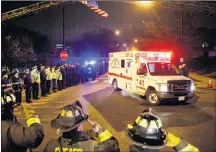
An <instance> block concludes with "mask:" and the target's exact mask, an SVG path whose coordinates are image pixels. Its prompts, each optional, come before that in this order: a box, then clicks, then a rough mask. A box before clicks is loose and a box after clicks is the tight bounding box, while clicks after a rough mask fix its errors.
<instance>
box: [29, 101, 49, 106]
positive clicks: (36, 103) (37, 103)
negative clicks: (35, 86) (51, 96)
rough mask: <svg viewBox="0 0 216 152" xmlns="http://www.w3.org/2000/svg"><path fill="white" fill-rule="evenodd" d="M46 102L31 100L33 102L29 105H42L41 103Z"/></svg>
mask: <svg viewBox="0 0 216 152" xmlns="http://www.w3.org/2000/svg"><path fill="white" fill-rule="evenodd" d="M46 103H48V102H40V101H39V102H33V103H31V104H30V105H32V106H34V105H42V104H46Z"/></svg>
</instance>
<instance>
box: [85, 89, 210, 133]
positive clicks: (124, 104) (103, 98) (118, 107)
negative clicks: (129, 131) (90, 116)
mask: <svg viewBox="0 0 216 152" xmlns="http://www.w3.org/2000/svg"><path fill="white" fill-rule="evenodd" d="M84 98H85V99H86V100H88V102H89V103H90V104H91V105H92V106H94V107H95V108H96V109H97V110H98V112H100V114H101V115H102V116H103V117H104V118H105V119H106V120H107V121H108V123H109V124H110V125H111V126H112V127H113V128H114V129H115V130H116V131H124V130H125V127H126V125H127V124H128V123H133V122H134V120H135V119H136V118H137V117H138V116H139V114H140V113H141V112H142V111H143V110H145V109H146V108H148V107H150V106H148V105H145V104H140V102H141V101H142V100H143V99H141V98H140V99H137V98H132V97H123V96H122V94H121V92H113V89H112V88H106V89H103V90H100V91H98V92H95V93H91V94H88V95H85V96H84ZM198 98H199V97H197V96H195V97H194V99H193V100H190V101H188V103H185V104H180V105H178V106H176V104H174V105H172V104H169V105H166V104H162V105H161V106H154V107H152V108H153V109H154V110H155V111H156V112H158V114H159V116H160V117H161V119H162V121H163V125H164V127H184V126H191V125H196V124H200V123H203V122H207V121H210V120H211V119H213V117H212V116H210V115H209V114H207V113H205V112H204V111H202V110H200V109H198V108H196V107H195V106H194V105H193V103H195V102H197V100H198Z"/></svg>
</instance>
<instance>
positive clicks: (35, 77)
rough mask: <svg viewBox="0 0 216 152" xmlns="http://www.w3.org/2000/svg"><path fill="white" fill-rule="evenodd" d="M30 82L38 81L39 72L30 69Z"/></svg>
mask: <svg viewBox="0 0 216 152" xmlns="http://www.w3.org/2000/svg"><path fill="white" fill-rule="evenodd" d="M31 78H32V83H40V72H37V71H31Z"/></svg>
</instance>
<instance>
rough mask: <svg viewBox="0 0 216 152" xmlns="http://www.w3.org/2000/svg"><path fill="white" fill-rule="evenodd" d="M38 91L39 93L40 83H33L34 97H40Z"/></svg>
mask: <svg viewBox="0 0 216 152" xmlns="http://www.w3.org/2000/svg"><path fill="white" fill-rule="evenodd" d="M38 93H39V87H38V83H32V94H33V99H38Z"/></svg>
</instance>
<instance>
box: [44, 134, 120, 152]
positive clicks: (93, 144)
mask: <svg viewBox="0 0 216 152" xmlns="http://www.w3.org/2000/svg"><path fill="white" fill-rule="evenodd" d="M107 133H108V138H106V137H107V136H106V135H105V134H107ZM105 134H104V135H101V141H96V140H93V139H89V138H88V137H87V135H86V133H85V132H78V134H77V136H76V137H74V139H73V138H67V137H60V138H59V139H58V140H54V139H53V140H50V141H49V143H48V144H47V146H46V147H45V149H44V152H51V151H52V152H84V151H88V152H90V151H91V152H99V151H101V152H102V151H104V152H105V151H113V152H120V149H119V144H118V141H117V140H116V139H115V138H114V137H112V135H110V133H109V132H105ZM102 136H103V137H102Z"/></svg>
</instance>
